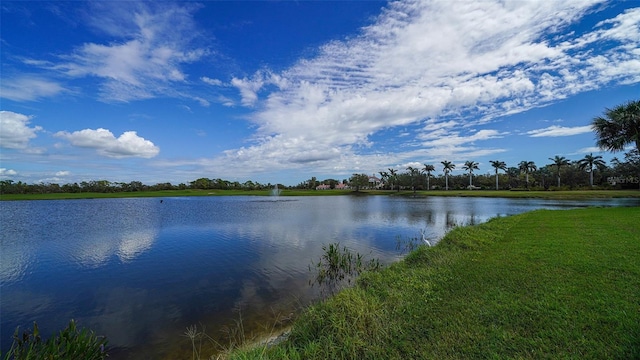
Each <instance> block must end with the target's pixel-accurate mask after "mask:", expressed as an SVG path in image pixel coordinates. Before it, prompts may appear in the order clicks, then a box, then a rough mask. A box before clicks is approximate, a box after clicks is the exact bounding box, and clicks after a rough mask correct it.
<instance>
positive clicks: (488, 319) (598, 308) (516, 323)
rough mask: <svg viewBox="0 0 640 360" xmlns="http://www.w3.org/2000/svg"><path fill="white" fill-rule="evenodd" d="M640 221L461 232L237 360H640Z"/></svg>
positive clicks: (509, 223)
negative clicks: (275, 341) (276, 341)
mask: <svg viewBox="0 0 640 360" xmlns="http://www.w3.org/2000/svg"><path fill="white" fill-rule="evenodd" d="M637 219H640V208H587V209H576V210H554V211H551V210H537V211H533V212H529V213H525V214H521V215H516V216H511V217H506V218H499V219H493V220H491V221H489V222H487V223H484V224H481V225H477V226H470V227H460V228H456V229H454V230H452V231H451V232H450V233H449V234H448V235H447V236H446V237H445V238H444V239H443V240H442V241H441V242H440V243H439V244H438V245H437V246H435V247H432V248H427V247H421V248H419V249H418V250H417V251H415V252H413V253H411V254H410V255H409V256H408V257H407V258H406V259H405V260H404V261H401V262H399V263H396V264H393V265H391V266H390V267H389V268H387V269H384V270H383V271H381V272H376V273H369V274H366V275H364V276H362V277H361V278H360V279H359V281H358V284H359V285H358V286H357V287H355V288H351V289H347V290H345V291H342V292H340V293H339V294H338V295H336V296H335V297H333V298H331V299H329V300H327V301H325V302H323V303H320V304H317V305H314V306H312V307H310V308H309V309H307V310H306V311H305V312H304V314H303V315H302V316H301V317H300V318H298V319H297V320H296V322H295V323H294V325H293V327H292V330H291V333H290V335H289V337H288V340H287V341H285V342H283V343H281V344H278V345H276V346H272V347H264V346H259V347H253V348H250V349H245V350H242V351H236V352H233V353H231V354H230V355H229V358H230V359H267V358H271V359H327V358H349V359H356V358H357V359H382V358H384V359H406V358H414V359H415V358H433V359H460V358H523V359H537V358H581V359H582V358H587V359H588V358H591V359H601V358H607V359H630V358H639V357H640V341H639V340H638V339H640V311H639V310H640V308H639V306H640V304H639V303H638V299H639V298H640V262H639V261H638V259H640V225H638V221H637Z"/></svg>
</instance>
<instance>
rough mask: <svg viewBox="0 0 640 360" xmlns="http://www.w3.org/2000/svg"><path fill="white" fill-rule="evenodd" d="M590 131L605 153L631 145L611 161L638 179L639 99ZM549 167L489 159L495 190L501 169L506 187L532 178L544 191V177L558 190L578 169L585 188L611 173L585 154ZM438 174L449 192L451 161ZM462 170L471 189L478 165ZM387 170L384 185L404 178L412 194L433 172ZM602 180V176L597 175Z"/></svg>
mask: <svg viewBox="0 0 640 360" xmlns="http://www.w3.org/2000/svg"><path fill="white" fill-rule="evenodd" d="M591 126H592V129H593V131H594V132H595V134H596V137H597V145H598V146H599V147H600V148H601V149H603V150H608V151H613V152H616V151H624V150H625V149H627V147H628V146H629V145H635V149H632V150H631V151H629V152H628V153H627V154H626V155H625V159H626V160H627V161H626V162H624V163H623V162H621V161H620V160H618V159H617V158H614V159H613V160H612V163H613V165H614V168H615V169H617V170H618V171H622V172H624V173H628V174H631V175H633V174H634V172H635V175H633V176H637V177H636V179H637V178H640V100H632V101H629V102H627V103H626V104H622V105H619V106H616V107H614V108H612V109H606V111H605V112H604V114H603V115H602V116H598V117H596V118H594V119H593V120H592V123H591ZM549 160H550V161H551V164H548V165H545V166H543V167H541V168H538V167H537V166H536V164H535V163H534V162H533V161H528V160H524V161H521V162H520V163H519V164H518V166H517V167H509V168H508V167H507V164H506V163H505V162H504V161H500V160H491V161H489V162H490V163H491V167H493V169H494V170H495V189H496V190H498V189H499V188H500V183H499V178H500V176H499V175H500V174H499V171H500V170H502V171H503V172H505V173H506V176H507V178H508V179H509V180H510V184H509V187H513V181H512V180H513V179H515V178H517V177H524V179H523V180H524V184H520V183H517V182H516V184H515V185H516V186H521V185H524V187H526V188H527V189H529V188H530V186H531V182H530V176H533V177H534V178H537V179H534V182H535V181H538V185H541V186H542V187H544V188H548V187H549V184H548V183H547V182H546V178H547V177H548V176H554V175H555V179H556V186H557V187H558V188H559V187H561V186H562V182H561V177H562V176H565V177H568V178H569V180H570V185H571V186H573V185H575V184H577V183H578V181H576V180H575V179H573V177H575V172H576V171H575V170H576V169H577V170H579V171H581V172H582V173H584V172H586V173H588V174H589V186H591V187H593V186H594V173H595V172H596V171H599V172H600V173H601V174H602V175H604V174H605V173H606V172H607V171H609V172H612V171H611V170H612V169H611V168H608V167H607V165H606V163H605V161H604V160H603V159H602V156H600V155H596V156H594V155H593V153H591V154H588V155H585V157H584V158H582V159H580V160H578V161H575V162H571V161H570V160H569V159H567V158H565V157H564V156H559V155H556V156H555V157H553V158H549ZM440 164H441V165H442V172H443V175H444V188H445V189H446V190H449V178H450V176H451V173H452V171H453V170H454V169H455V168H456V165H455V164H454V163H452V162H451V161H448V160H445V161H441V162H440ZM462 169H463V170H465V172H467V173H468V175H469V185H468V188H469V189H473V188H475V186H474V184H473V172H474V170H480V168H479V164H478V163H477V162H475V161H465V162H464V165H462ZM388 170H389V171H388V172H387V171H381V172H380V175H381V176H382V180H383V182H384V183H385V184H387V185H388V186H389V187H390V188H391V189H397V190H400V187H401V186H405V187H406V186H407V185H406V184H407V179H408V180H409V184H410V186H411V188H412V189H413V190H414V191H415V190H416V188H417V187H418V186H419V184H420V182H421V179H423V178H424V179H426V189H431V188H432V186H431V173H432V172H434V171H435V170H436V168H435V166H434V165H430V164H424V167H423V168H415V167H411V166H410V167H408V168H407V171H408V173H398V171H397V170H396V169H388ZM601 179H602V176H601Z"/></svg>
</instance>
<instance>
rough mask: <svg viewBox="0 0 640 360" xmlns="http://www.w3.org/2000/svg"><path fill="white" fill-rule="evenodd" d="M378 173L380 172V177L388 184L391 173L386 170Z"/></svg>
mask: <svg viewBox="0 0 640 360" xmlns="http://www.w3.org/2000/svg"><path fill="white" fill-rule="evenodd" d="M378 174H380V179H381V180H382V183H383V184H387V183H388V182H389V173H388V172H386V171H380V172H378Z"/></svg>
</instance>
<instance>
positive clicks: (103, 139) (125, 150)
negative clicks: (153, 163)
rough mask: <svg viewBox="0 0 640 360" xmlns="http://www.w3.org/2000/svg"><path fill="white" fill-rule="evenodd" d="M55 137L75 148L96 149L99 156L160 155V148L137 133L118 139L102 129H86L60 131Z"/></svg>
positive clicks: (144, 156)
mask: <svg viewBox="0 0 640 360" xmlns="http://www.w3.org/2000/svg"><path fill="white" fill-rule="evenodd" d="M54 136H56V137H59V138H63V139H66V140H68V141H69V142H70V143H71V145H73V146H77V147H83V148H90V149H96V150H97V151H98V153H99V154H101V155H104V156H108V157H113V158H124V157H142V158H152V157H154V156H156V155H158V153H160V148H159V147H157V146H156V145H154V144H153V142H151V141H149V140H146V139H144V138H142V137H140V136H138V134H137V133H136V132H135V131H125V132H124V133H123V134H122V135H120V136H119V137H117V138H116V137H115V136H114V135H113V133H111V131H109V130H107V129H102V128H100V129H97V130H93V129H84V130H79V131H74V132H72V133H69V132H67V131H60V132H57V133H56V134H54Z"/></svg>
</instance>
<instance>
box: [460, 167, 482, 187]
mask: <svg viewBox="0 0 640 360" xmlns="http://www.w3.org/2000/svg"><path fill="white" fill-rule="evenodd" d="M462 168H463V169H464V170H467V171H468V172H469V189H471V187H472V186H473V170H480V168H478V163H477V162H475V161H465V162H464V166H462Z"/></svg>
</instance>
